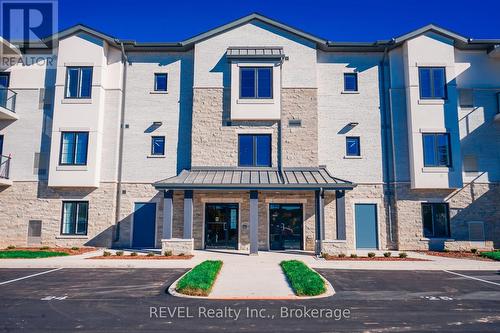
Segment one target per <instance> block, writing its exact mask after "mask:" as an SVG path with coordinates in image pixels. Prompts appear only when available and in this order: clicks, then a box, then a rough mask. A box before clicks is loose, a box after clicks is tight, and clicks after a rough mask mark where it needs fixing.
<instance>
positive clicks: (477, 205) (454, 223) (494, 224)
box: [397, 183, 500, 250]
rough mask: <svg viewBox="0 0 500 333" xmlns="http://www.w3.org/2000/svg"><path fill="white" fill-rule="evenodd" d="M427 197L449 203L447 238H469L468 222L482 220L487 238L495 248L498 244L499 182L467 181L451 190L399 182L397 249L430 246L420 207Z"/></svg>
mask: <svg viewBox="0 0 500 333" xmlns="http://www.w3.org/2000/svg"><path fill="white" fill-rule="evenodd" d="M427 201H431V202H439V201H442V202H447V203H449V207H450V218H451V219H450V229H451V237H450V239H454V240H457V241H468V239H469V238H468V237H469V230H468V222H470V221H483V222H484V228H485V236H486V240H487V241H493V242H494V245H495V247H497V248H498V247H499V246H500V223H499V221H500V205H499V202H500V184H498V183H497V184H484V183H483V184H474V183H470V184H465V185H464V187H463V188H461V189H458V190H454V191H453V190H412V189H411V188H410V185H409V184H399V185H398V186H397V208H398V230H399V233H398V237H399V249H400V250H415V249H419V250H427V249H429V240H428V239H426V238H424V236H423V225H422V209H421V203H422V202H427ZM442 242H443V243H444V240H442ZM461 246H463V244H462V245H461Z"/></svg>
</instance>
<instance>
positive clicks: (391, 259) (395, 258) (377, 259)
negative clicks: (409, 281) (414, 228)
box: [325, 256, 430, 261]
mask: <svg viewBox="0 0 500 333" xmlns="http://www.w3.org/2000/svg"><path fill="white" fill-rule="evenodd" d="M325 259H326V260H338V261H430V260H427V259H420V258H399V257H388V258H386V257H374V258H368V257H357V258H351V257H343V258H340V257H335V256H328V257H326V258H325Z"/></svg>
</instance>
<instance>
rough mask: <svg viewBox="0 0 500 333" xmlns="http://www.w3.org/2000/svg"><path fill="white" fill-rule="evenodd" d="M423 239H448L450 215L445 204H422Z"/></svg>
mask: <svg viewBox="0 0 500 333" xmlns="http://www.w3.org/2000/svg"><path fill="white" fill-rule="evenodd" d="M422 222H423V226H424V237H429V238H432V237H437V238H443V237H450V214H449V207H448V204H447V203H422Z"/></svg>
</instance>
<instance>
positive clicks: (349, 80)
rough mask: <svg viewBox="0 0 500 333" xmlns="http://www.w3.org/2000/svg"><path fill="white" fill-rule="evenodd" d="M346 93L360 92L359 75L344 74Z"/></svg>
mask: <svg viewBox="0 0 500 333" xmlns="http://www.w3.org/2000/svg"><path fill="white" fill-rule="evenodd" d="M344 91H358V73H344Z"/></svg>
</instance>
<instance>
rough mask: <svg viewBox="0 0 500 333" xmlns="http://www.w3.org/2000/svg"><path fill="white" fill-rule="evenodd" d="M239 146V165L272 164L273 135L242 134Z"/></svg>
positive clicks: (262, 165) (268, 165)
mask: <svg viewBox="0 0 500 333" xmlns="http://www.w3.org/2000/svg"><path fill="white" fill-rule="evenodd" d="M238 146H239V147H238V148H239V163H238V165H239V166H254V167H270V166H271V135H269V134H240V135H239V136H238Z"/></svg>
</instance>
